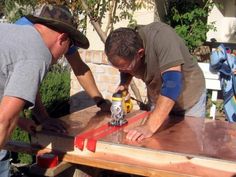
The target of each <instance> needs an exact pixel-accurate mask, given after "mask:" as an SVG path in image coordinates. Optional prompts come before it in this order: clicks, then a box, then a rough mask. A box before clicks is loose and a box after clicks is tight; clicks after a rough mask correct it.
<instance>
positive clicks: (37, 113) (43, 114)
mask: <svg viewBox="0 0 236 177" xmlns="http://www.w3.org/2000/svg"><path fill="white" fill-rule="evenodd" d="M33 115H34V117H35V118H36V120H37V121H38V122H39V123H42V122H44V121H45V120H47V119H48V118H49V117H50V116H49V115H48V113H47V110H46V108H45V107H44V105H43V103H42V100H41V96H40V94H39V92H38V94H37V96H36V101H35V107H34V109H33Z"/></svg>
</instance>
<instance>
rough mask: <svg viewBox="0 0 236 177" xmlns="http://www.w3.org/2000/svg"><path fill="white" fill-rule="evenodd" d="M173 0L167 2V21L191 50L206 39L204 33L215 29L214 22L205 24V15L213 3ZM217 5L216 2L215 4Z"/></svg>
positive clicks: (207, 1)
mask: <svg viewBox="0 0 236 177" xmlns="http://www.w3.org/2000/svg"><path fill="white" fill-rule="evenodd" d="M198 2H200V3H197V2H196V1H188V0H174V1H171V2H170V4H169V11H168V15H167V22H168V23H169V24H170V25H171V26H172V27H174V28H175V30H176V32H177V33H178V34H179V35H180V36H181V37H182V38H183V39H185V41H186V43H187V46H188V47H189V49H190V51H191V52H192V51H193V50H194V49H195V48H197V47H199V46H200V45H202V44H203V42H205V41H206V33H207V32H208V31H209V30H216V29H215V27H214V24H215V22H211V23H210V24H207V17H208V14H209V12H210V11H211V10H212V8H213V6H214V5H215V3H214V2H213V1H212V0H202V1H198ZM216 5H218V4H216Z"/></svg>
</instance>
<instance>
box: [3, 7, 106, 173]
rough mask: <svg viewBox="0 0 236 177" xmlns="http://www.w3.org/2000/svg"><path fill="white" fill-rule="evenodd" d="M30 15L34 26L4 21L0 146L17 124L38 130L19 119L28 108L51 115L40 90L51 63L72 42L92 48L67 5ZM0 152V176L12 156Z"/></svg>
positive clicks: (56, 124) (78, 45)
mask: <svg viewBox="0 0 236 177" xmlns="http://www.w3.org/2000/svg"><path fill="white" fill-rule="evenodd" d="M26 18H27V19H29V20H30V21H31V22H32V23H34V25H32V26H30V25H21V26H20V25H14V24H0V66H1V67H0V98H1V103H0V149H2V148H3V146H4V144H5V143H6V141H7V140H8V138H9V137H10V135H11V132H12V131H13V130H14V128H15V126H16V124H17V123H18V125H19V126H20V127H21V128H23V129H24V130H26V131H29V132H32V131H33V130H35V127H36V126H35V124H34V122H33V121H30V120H28V119H23V118H20V119H19V114H20V112H21V111H22V110H23V109H24V108H26V107H31V108H34V109H33V111H34V112H35V113H36V114H38V115H39V116H38V117H44V116H45V117H48V115H47V113H46V112H45V109H44V108H43V107H42V105H41V101H40V99H39V94H38V89H39V85H40V83H41V82H42V80H43V78H44V76H45V75H46V73H47V72H48V69H49V67H50V65H51V64H54V63H56V62H57V60H58V59H59V58H60V57H61V56H62V55H63V54H65V53H66V52H67V51H68V49H69V47H70V46H71V45H72V44H73V45H74V46H77V47H81V48H85V49H86V48H88V47H89V41H88V39H87V38H86V37H85V36H84V35H83V34H82V33H81V32H80V31H78V30H77V29H76V24H75V23H74V22H73V18H72V15H71V13H70V12H69V10H68V9H67V8H65V7H61V6H52V5H44V6H42V8H41V9H40V10H39V11H37V14H35V15H28V16H26ZM72 64H73V63H72ZM72 67H73V66H72ZM97 96H98V97H99V96H100V97H101V99H100V100H99V102H104V101H101V100H103V99H102V96H101V94H100V95H97ZM100 104H101V103H100ZM37 107H39V109H36V108H37ZM36 117H37V116H36ZM54 121H55V120H54ZM55 128H56V129H58V130H60V131H62V132H64V131H65V129H64V125H63V124H62V123H58V122H57V123H56V122H55ZM0 152H1V153H0V176H1V177H2V176H9V160H8V157H7V155H6V152H3V151H0ZM2 152H3V153H2ZM5 160H6V161H5ZM4 161H5V163H1V162H4Z"/></svg>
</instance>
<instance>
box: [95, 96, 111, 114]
mask: <svg viewBox="0 0 236 177" xmlns="http://www.w3.org/2000/svg"><path fill="white" fill-rule="evenodd" d="M97 107H99V108H100V109H101V111H103V112H110V109H111V101H110V100H108V99H103V98H102V99H101V100H99V101H98V102H97Z"/></svg>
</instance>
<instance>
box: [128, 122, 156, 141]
mask: <svg viewBox="0 0 236 177" xmlns="http://www.w3.org/2000/svg"><path fill="white" fill-rule="evenodd" d="M124 132H126V133H127V135H126V139H128V140H130V141H142V140H143V139H144V138H149V137H151V136H152V135H153V134H154V133H155V132H152V131H151V130H150V127H148V126H147V125H141V126H138V127H135V128H133V129H124Z"/></svg>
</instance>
